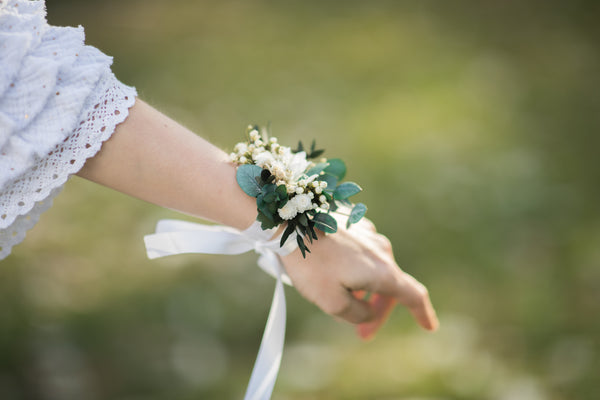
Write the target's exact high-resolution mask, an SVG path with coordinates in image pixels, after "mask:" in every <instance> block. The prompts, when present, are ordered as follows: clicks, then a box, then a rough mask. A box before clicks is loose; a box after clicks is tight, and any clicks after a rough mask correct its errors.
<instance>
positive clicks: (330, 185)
mask: <svg viewBox="0 0 600 400" xmlns="http://www.w3.org/2000/svg"><path fill="white" fill-rule="evenodd" d="M317 180H319V181H325V182H327V187H326V188H325V190H324V192H327V193H333V191H334V190H335V188H336V186H337V183H338V179H337V178H336V177H335V176H333V175H330V174H328V173H325V174H323V175H319V177H318V178H317Z"/></svg>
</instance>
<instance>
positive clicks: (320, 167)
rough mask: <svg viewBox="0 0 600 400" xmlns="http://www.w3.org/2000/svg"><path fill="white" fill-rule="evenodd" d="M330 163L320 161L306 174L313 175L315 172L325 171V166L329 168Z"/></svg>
mask: <svg viewBox="0 0 600 400" xmlns="http://www.w3.org/2000/svg"><path fill="white" fill-rule="evenodd" d="M328 165H329V162H322V163H318V164H316V165H315V166H314V167H312V168H310V169H309V170H308V171H306V175H308V176H312V175H314V174H320V173H321V171H323V170H324V169H325V168H327V166H328Z"/></svg>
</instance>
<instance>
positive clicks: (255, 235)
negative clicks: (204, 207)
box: [144, 220, 297, 400]
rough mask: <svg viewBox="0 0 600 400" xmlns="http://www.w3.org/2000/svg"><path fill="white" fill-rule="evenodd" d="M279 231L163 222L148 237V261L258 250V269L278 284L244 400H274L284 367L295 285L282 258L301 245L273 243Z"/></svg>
mask: <svg viewBox="0 0 600 400" xmlns="http://www.w3.org/2000/svg"><path fill="white" fill-rule="evenodd" d="M275 231H276V228H274V229H269V230H262V229H261V228H260V224H259V223H258V222H254V224H252V225H251V226H250V227H249V228H248V229H246V230H245V231H239V230H237V229H234V228H230V227H226V226H220V225H217V226H209V225H201V224H196V223H192V222H184V221H177V220H161V221H159V222H158V224H157V226H156V233H155V234H153V235H147V236H145V237H144V242H145V243H146V251H147V253H148V258H151V259H154V258H158V257H164V256H169V255H175V254H184V253H204V254H227V255H234V254H242V253H246V252H248V251H251V250H254V251H255V252H256V253H258V254H259V255H260V257H259V259H258V266H259V267H260V268H261V269H262V270H263V271H265V272H266V273H268V274H269V275H271V276H272V277H274V278H275V279H276V280H277V282H276V284H275V293H274V294H273V302H272V303H271V309H270V311H269V317H268V318H267V324H266V326H265V331H264V333H263V337H262V340H261V343H260V348H259V349H258V356H257V357H256V361H255V362H254V368H253V370H252V375H251V376H250V382H249V383H248V388H247V389H246V395H245V396H244V400H268V399H270V398H271V393H272V392H273V386H274V385H275V380H276V379H277V373H278V372H279V366H280V364H281V355H282V353H283V342H284V338H285V320H286V306H285V293H284V290H283V283H286V284H288V285H291V284H292V283H291V280H290V278H289V276H288V275H287V274H286V273H285V270H284V268H283V265H282V264H281V261H280V259H279V257H278V255H280V256H285V255H287V254H290V253H291V252H292V251H294V249H295V248H296V247H297V243H296V240H295V237H290V238H289V239H288V240H287V241H286V244H285V245H284V246H283V247H280V246H279V238H275V239H271V238H272V236H273V234H274V233H275ZM293 235H295V233H294V234H292V236H293Z"/></svg>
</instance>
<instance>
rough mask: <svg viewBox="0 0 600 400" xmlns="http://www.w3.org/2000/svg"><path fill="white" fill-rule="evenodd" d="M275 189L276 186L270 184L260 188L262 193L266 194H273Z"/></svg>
mask: <svg viewBox="0 0 600 400" xmlns="http://www.w3.org/2000/svg"><path fill="white" fill-rule="evenodd" d="M275 189H277V186H276V185H273V184H272V183H269V184H266V185H264V186H263V187H262V192H263V193H265V194H267V193H275Z"/></svg>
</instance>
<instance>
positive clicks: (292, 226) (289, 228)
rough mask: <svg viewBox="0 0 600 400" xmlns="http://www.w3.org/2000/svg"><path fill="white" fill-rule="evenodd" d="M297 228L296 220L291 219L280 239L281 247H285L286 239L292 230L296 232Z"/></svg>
mask: <svg viewBox="0 0 600 400" xmlns="http://www.w3.org/2000/svg"><path fill="white" fill-rule="evenodd" d="M295 229H296V223H295V222H294V221H289V222H288V226H287V227H286V228H285V230H284V231H283V235H281V240H280V241H279V247H283V245H284V244H285V241H286V240H287V239H288V237H289V236H290V235H291V234H292V232H294V230H295Z"/></svg>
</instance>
